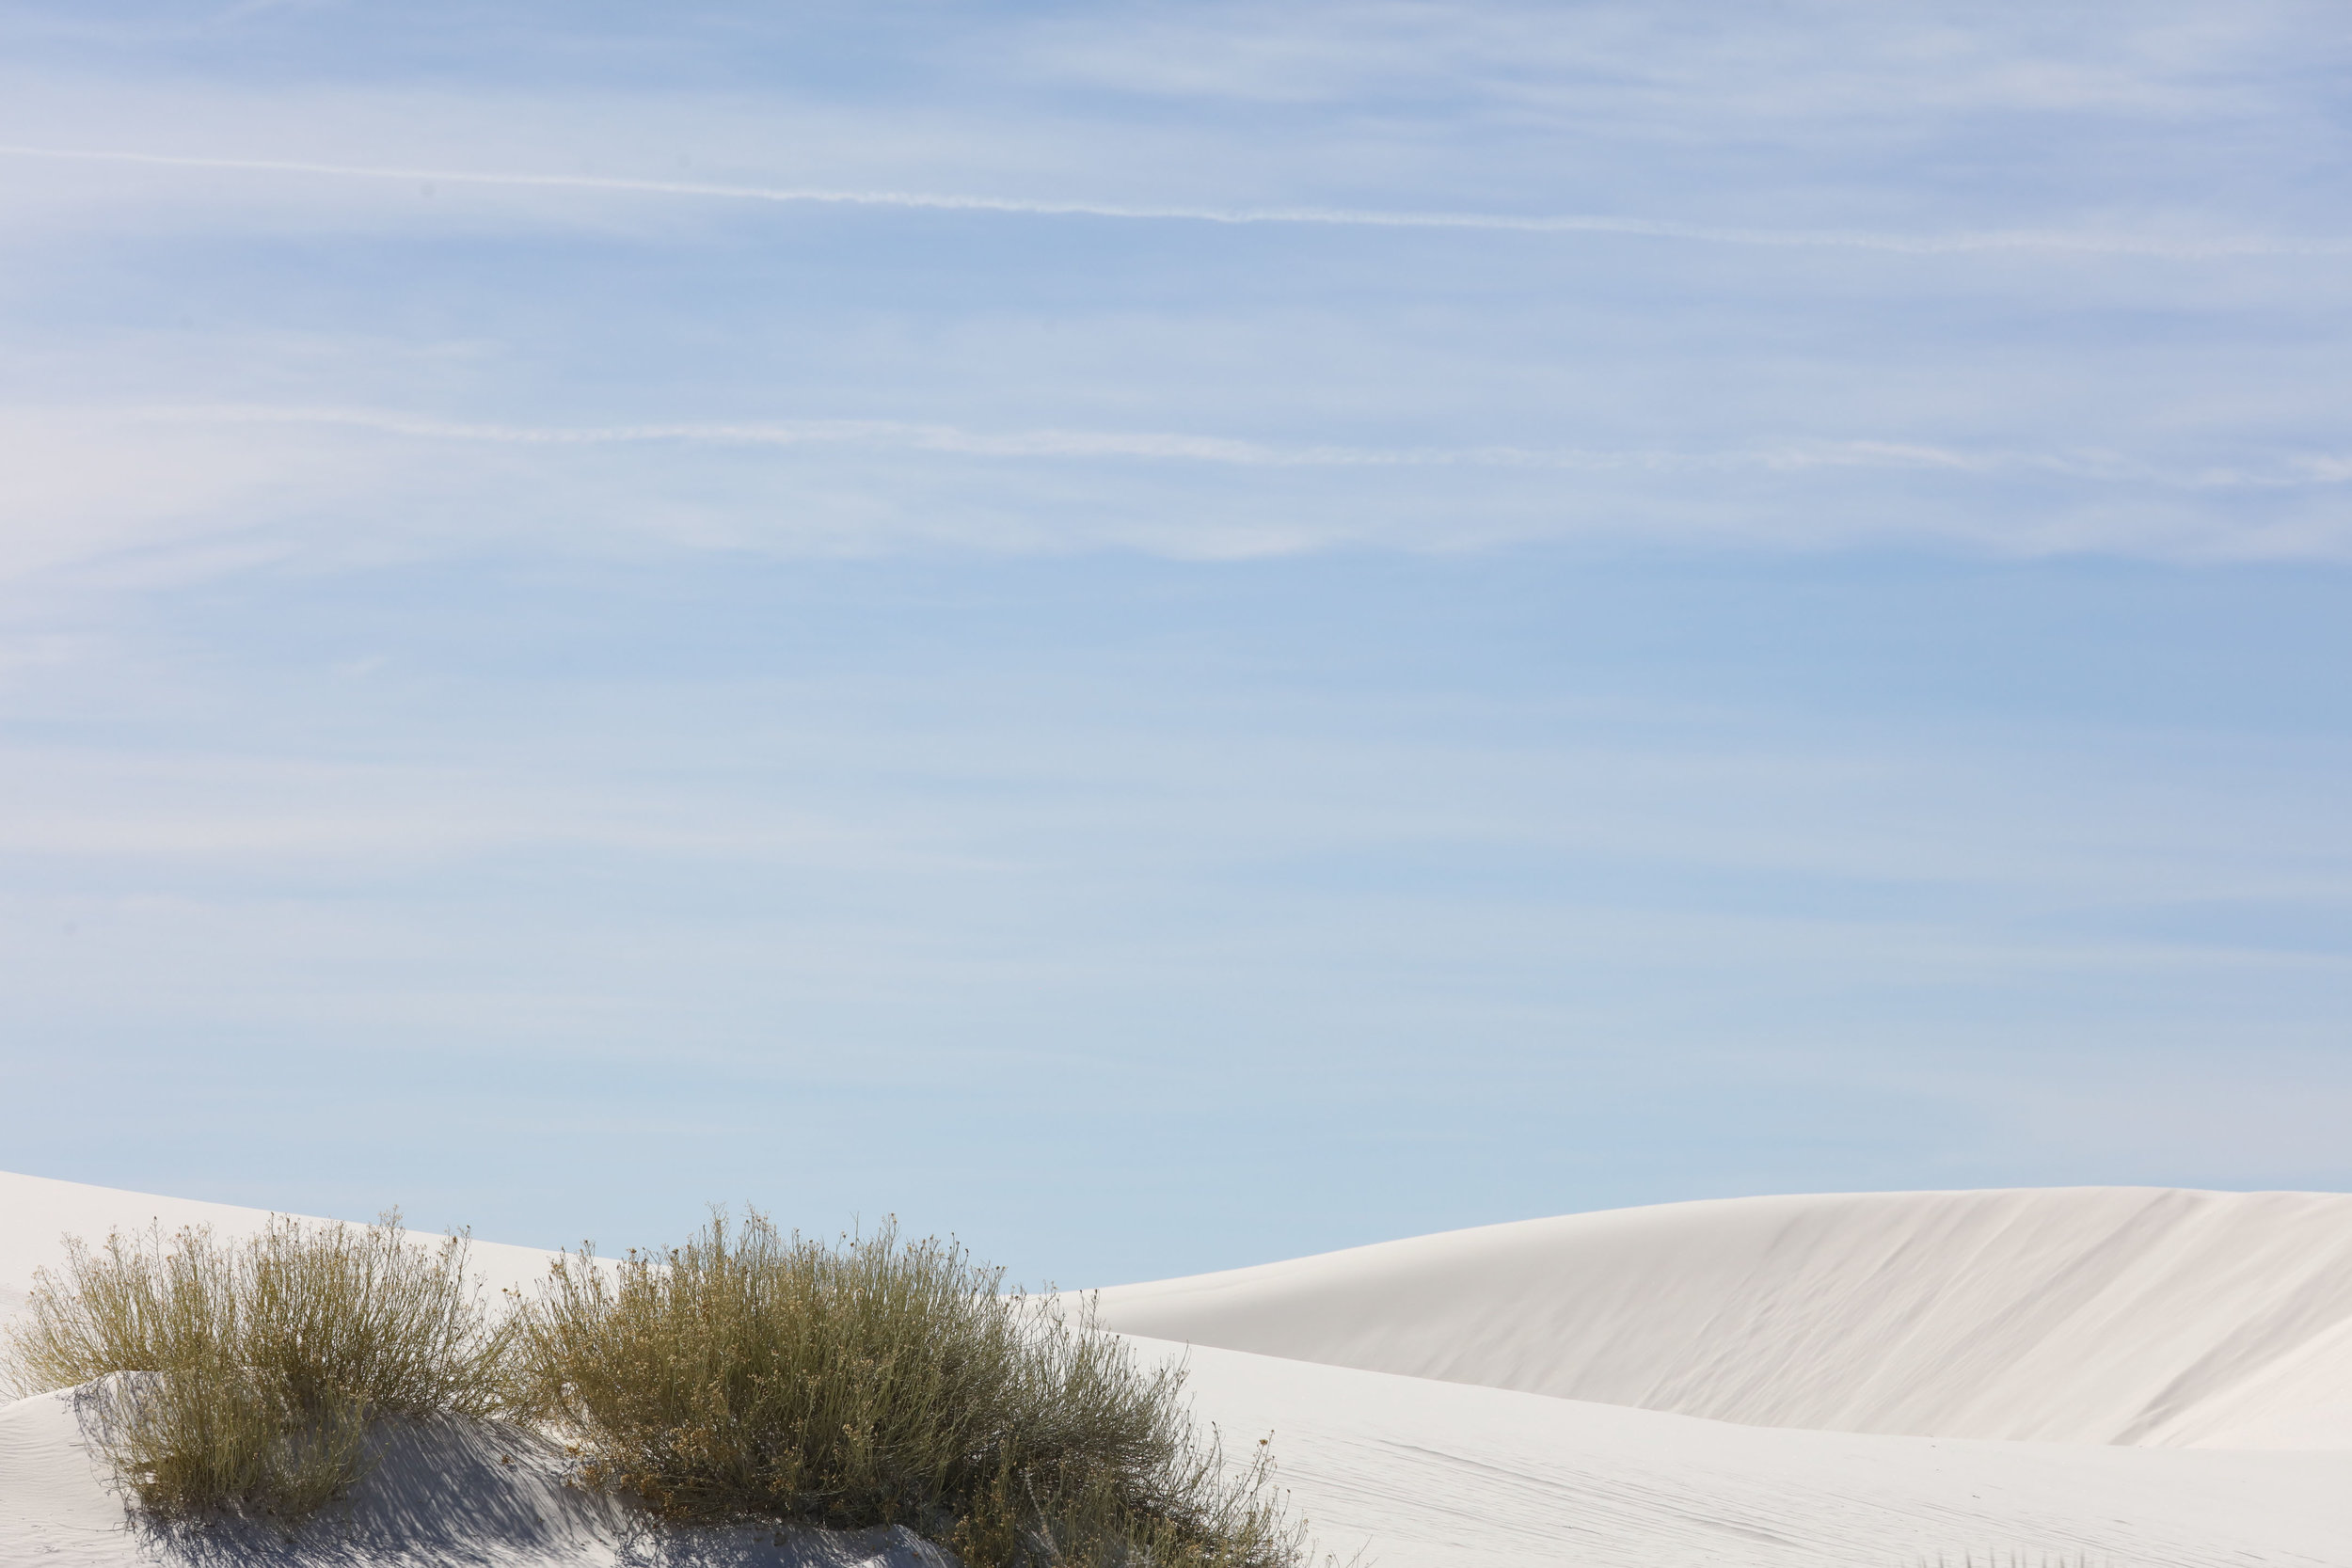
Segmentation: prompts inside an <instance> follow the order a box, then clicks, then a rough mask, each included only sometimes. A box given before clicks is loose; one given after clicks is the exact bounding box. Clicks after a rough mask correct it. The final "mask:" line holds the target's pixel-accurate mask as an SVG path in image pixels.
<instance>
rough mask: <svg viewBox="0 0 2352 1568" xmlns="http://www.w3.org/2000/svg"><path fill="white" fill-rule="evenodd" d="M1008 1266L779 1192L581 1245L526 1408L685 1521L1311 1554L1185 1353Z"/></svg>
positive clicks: (528, 1373) (970, 1546) (542, 1329)
mask: <svg viewBox="0 0 2352 1568" xmlns="http://www.w3.org/2000/svg"><path fill="white" fill-rule="evenodd" d="M1001 1281H1002V1274H1001V1271H993V1270H988V1269H984V1268H981V1267H979V1266H977V1265H976V1264H975V1263H974V1262H973V1261H972V1260H971V1259H970V1257H969V1256H968V1255H967V1254H966V1253H964V1252H963V1251H961V1249H959V1248H957V1247H955V1246H952V1245H950V1244H947V1243H940V1242H937V1241H926V1242H919V1243H909V1244H901V1243H899V1241H898V1238H897V1236H896V1234H895V1233H894V1231H893V1230H891V1229H890V1228H888V1227H885V1228H884V1229H882V1231H880V1232H879V1233H878V1234H875V1235H871V1236H864V1237H859V1238H844V1239H843V1240H842V1242H841V1243H839V1244H837V1245H834V1244H826V1243H818V1242H813V1241H808V1240H804V1239H803V1238H801V1237H799V1236H797V1235H795V1236H792V1237H790V1238H787V1237H785V1236H783V1235H780V1234H779V1233H778V1232H777V1230H776V1229H775V1227H773V1226H772V1225H771V1224H770V1223H769V1222H768V1221H767V1220H765V1219H763V1218H761V1217H760V1216H759V1215H758V1214H756V1213H753V1214H751V1215H749V1216H748V1217H747V1219H746V1220H745V1221H744V1222H743V1223H742V1224H741V1225H740V1226H739V1227H732V1228H731V1227H729V1226H728V1224H727V1222H726V1220H725V1218H724V1217H723V1216H714V1217H713V1219H712V1220H711V1222H710V1224H709V1225H708V1226H707V1227H706V1228H705V1229H703V1230H702V1231H701V1232H700V1233H699V1234H697V1235H696V1236H695V1237H694V1238H693V1239H691V1241H689V1242H687V1243H686V1244H684V1245H683V1246H679V1247H676V1248H675V1249H672V1250H670V1251H668V1252H666V1253H662V1254H660V1255H656V1256H647V1255H643V1254H635V1253H632V1254H630V1255H629V1256H628V1257H627V1258H625V1259H618V1260H616V1261H615V1262H611V1263H607V1262H600V1261H598V1260H597V1259H596V1258H595V1257H594V1256H593V1254H591V1253H590V1252H588V1251H586V1250H584V1249H583V1251H582V1252H581V1253H580V1254H579V1255H576V1256H567V1257H566V1258H565V1259H563V1260H562V1261H561V1262H559V1263H558V1264H557V1265H556V1266H555V1267H554V1269H553V1271H552V1273H551V1275H550V1277H549V1279H548V1284H547V1287H546V1289H545V1290H544V1291H542V1292H541V1293H540V1295H539V1297H538V1298H537V1300H536V1301H534V1302H533V1303H532V1304H531V1305H530V1306H529V1307H526V1308H525V1309H524V1310H523V1312H522V1313H521V1314H520V1324H519V1333H518V1339H517V1351H516V1363H515V1365H516V1368H517V1370H518V1378H519V1381H518V1383H517V1385H516V1403H517V1407H518V1408H519V1409H521V1410H522V1411H524V1412H526V1413H528V1414H531V1415H532V1416H534V1417H535V1418H539V1419H542V1420H547V1421H550V1422H553V1423H555V1424H556V1425H557V1426H559V1427H560V1428H561V1429H562V1430H563V1431H564V1433H565V1435H567V1436H568V1437H569V1438H570V1439H572V1440H573V1441H574V1442H576V1443H577V1445H578V1446H579V1449H580V1452H581V1453H582V1454H583V1456H584V1458H585V1474H586V1477H587V1479H588V1480H590V1481H592V1482H595V1483H597V1484H601V1485H604V1486H607V1487H610V1488H612V1489H615V1490H619V1491H623V1492H626V1493H629V1494H633V1495H634V1496H635V1497H637V1498H638V1499H639V1500H641V1501H642V1502H643V1503H644V1505H645V1506H646V1507H648V1508H650V1509H651V1510H652V1511H653V1512H654V1513H656V1514H657V1515H658V1516H660V1517H661V1518H664V1519H668V1520H672V1521H678V1522H686V1523H721V1522H725V1521H730V1520H742V1519H772V1520H781V1521H789V1522H795V1523H804V1524H813V1525H820V1526H827V1527H831V1528H862V1527H866V1526H871V1525H885V1524H904V1525H907V1526H909V1527H911V1528H914V1529H916V1530H918V1531H921V1532H922V1533H924V1534H926V1535H929V1536H930V1537H931V1538H932V1539H934V1540H937V1541H939V1542H941V1543H943V1544H946V1545H947V1546H949V1547H951V1548H952V1549H954V1550H955V1551H957V1552H958V1553H959V1555H961V1557H962V1558H963V1559H964V1560H965V1561H966V1562H967V1563H969V1564H971V1565H972V1568H1009V1565H1019V1564H1030V1563H1072V1564H1119V1563H1135V1564H1137V1565H1138V1568H1140V1565H1143V1564H1166V1565H1168V1568H1185V1565H1196V1564H1197V1565H1216V1568H1286V1565H1288V1564H1291V1563H1293V1562H1295V1560H1297V1559H1298V1557H1299V1556H1300V1555H1301V1552H1302V1546H1301V1542H1300V1539H1299V1537H1298V1536H1297V1534H1296V1533H1295V1532H1294V1531H1291V1530H1289V1529H1287V1528H1285V1527H1284V1526H1283V1524H1282V1522H1281V1520H1280V1517H1279V1510H1278V1509H1277V1508H1276V1507H1275V1506H1274V1505H1273V1504H1272V1503H1271V1502H1270V1501H1269V1500H1268V1499H1269V1497H1271V1491H1270V1488H1269V1487H1268V1486H1267V1485H1266V1481H1267V1476H1266V1471H1265V1468H1264V1465H1263V1461H1261V1462H1260V1463H1259V1464H1257V1465H1252V1466H1247V1467H1243V1468H1242V1469H1241V1470H1240V1472H1239V1473H1238V1474H1237V1475H1235V1474H1232V1473H1229V1471H1228V1469H1227V1467H1226V1466H1225V1465H1224V1464H1223V1463H1222V1460H1221V1457H1220V1455H1219V1454H1218V1452H1217V1451H1216V1447H1215V1444H1214V1440H1212V1441H1211V1442H1208V1443H1202V1442H1200V1440H1198V1439H1197V1438H1196V1436H1195V1434H1194V1431H1193V1427H1192V1423H1191V1420H1190V1418H1189V1414H1188V1412H1187V1411H1186V1409H1185V1408H1184V1404H1183V1402H1182V1400H1181V1392H1182V1388H1183V1381H1184V1374H1183V1372H1182V1370H1178V1369H1169V1368H1160V1369H1154V1370H1143V1369H1141V1368H1139V1367H1138V1366H1137V1365H1136V1362H1135V1361H1134V1359H1133V1358H1132V1357H1131V1356H1130V1354H1128V1353H1127V1351H1126V1349H1125V1347H1124V1346H1123V1345H1121V1344H1120V1342H1119V1341H1118V1340H1117V1339H1115V1338H1112V1337H1111V1336H1109V1335H1106V1334H1103V1333H1099V1332H1097V1331H1096V1330H1095V1329H1094V1327H1093V1324H1092V1323H1091V1321H1090V1320H1089V1319H1088V1318H1086V1317H1084V1316H1081V1317H1080V1319H1079V1320H1078V1321H1076V1322H1073V1321H1071V1320H1070V1319H1069V1318H1068V1317H1067V1316H1066V1315H1065V1314H1064V1312H1063V1311H1062V1309H1061V1307H1059V1305H1058V1303H1056V1302H1054V1301H1051V1300H1048V1301H1043V1302H1041V1301H1037V1300H1032V1299H1028V1298H1025V1297H1022V1296H1019V1295H1014V1296H1003V1295H1000V1294H999V1286H1000V1284H1001ZM1259 1451H1260V1452H1263V1449H1261V1450H1259Z"/></svg>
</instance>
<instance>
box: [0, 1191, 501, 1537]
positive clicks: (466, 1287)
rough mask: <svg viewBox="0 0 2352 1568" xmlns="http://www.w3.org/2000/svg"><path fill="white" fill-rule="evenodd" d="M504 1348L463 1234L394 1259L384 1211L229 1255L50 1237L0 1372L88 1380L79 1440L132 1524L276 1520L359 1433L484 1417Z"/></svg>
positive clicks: (202, 1246)
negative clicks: (370, 1219) (151, 1519)
mask: <svg viewBox="0 0 2352 1568" xmlns="http://www.w3.org/2000/svg"><path fill="white" fill-rule="evenodd" d="M507 1344H508V1335H507V1330H506V1329H505V1328H504V1327H503V1326H502V1325H500V1324H497V1323H493V1322H492V1321H491V1318H490V1316H489V1314H488V1312H487V1311H486V1309H485V1305H484V1303H483V1301H482V1297H481V1291H480V1289H479V1288H478V1287H477V1286H476V1285H474V1284H472V1283H470V1282H469V1279H468V1277H467V1275H466V1241H465V1239H464V1238H463V1237H460V1236H452V1237H450V1238H448V1239H447V1240H445V1241H443V1242H442V1243H440V1245H439V1246H438V1247H437V1248H435V1249H426V1248H421V1247H418V1246H413V1245H410V1244H409V1243H408V1241H407V1237H406V1234H405V1231H404V1230H403V1228H402V1226H401V1221H400V1215H399V1213H398V1212H397V1211H394V1212H391V1213H389V1214H387V1215H386V1216H385V1217H384V1220H383V1222H382V1223H381V1224H378V1225H373V1226H344V1225H304V1224H302V1223H299V1222H297V1221H294V1220H289V1219H283V1218H275V1219H273V1220H272V1221H271V1222H270V1224H269V1227H268V1228H266V1229H265V1230H263V1231H262V1232H261V1233H260V1234H259V1235H256V1236H253V1237H249V1238H247V1239H246V1240H244V1241H241V1242H220V1241H216V1240H215V1238H214V1237H213V1234H212V1232H211V1231H210V1230H209V1229H207V1228H204V1227H197V1228H193V1229H187V1230H183V1231H180V1232H178V1233H177V1234H176V1235H174V1236H171V1237H169V1238H166V1237H165V1236H164V1235H163V1233H162V1231H161V1229H160V1227H157V1228H153V1229H151V1230H149V1231H147V1232H146V1233H145V1234H143V1235H130V1236H125V1235H123V1234H121V1233H120V1232H117V1233H115V1234H114V1235H111V1236H109V1237H108V1238H107V1239H106V1244H105V1246H104V1247H103V1249H101V1250H98V1251H92V1250H90V1248H88V1247H87V1245H85V1244H84V1243H81V1242H80V1241H78V1240H70V1241H69V1242H68V1243H67V1261H66V1265H65V1267H64V1269H63V1271H62V1272H59V1273H52V1272H51V1271H48V1270H43V1271H41V1272H40V1274H39V1275H36V1277H35V1283H34V1288H33V1293H32V1304H31V1312H30V1314H29V1317H28V1318H27V1319H26V1321H24V1323H20V1324H19V1325H18V1326H17V1327H16V1328H15V1329H14V1330H12V1331H11V1332H10V1334H9V1335H8V1341H7V1343H6V1345H5V1348H0V1373H4V1374H5V1375H6V1377H7V1378H8V1381H9V1382H10V1383H12V1384H13V1385H14V1386H15V1387H16V1389H17V1390H18V1391H19V1392H20V1393H36V1392H40V1391H42V1390H45V1389H50V1388H61V1387H69V1386H75V1385H79V1384H84V1383H88V1382H90V1381H92V1380H94V1379H101V1378H105V1379H108V1382H107V1383H106V1384H105V1385H104V1386H103V1392H102V1393H101V1395H100V1397H101V1398H102V1399H103V1402H104V1403H103V1409H102V1410H101V1411H100V1412H99V1413H98V1415H99V1419H98V1421H97V1422H96V1425H95V1431H96V1433H97V1436H98V1439H99V1441H100V1443H101V1444H102V1446H103V1448H104V1449H105V1450H106V1451H107V1456H108V1458H109V1459H110V1460H112V1462H113V1463H114V1465H115V1467H116V1469H117V1471H118V1472H119V1474H120V1475H121V1476H122V1477H123V1478H124V1479H125V1480H126V1481H129V1482H130V1483H131V1485H132V1487H133V1488H134V1489H135V1492H136V1494H137V1496H138V1498H139V1500H140V1501H141V1502H142V1503H143V1504H145V1505H146V1506H147V1507H148V1508H149V1509H150V1510H151V1511H152V1512H154V1513H158V1514H161V1515H164V1516H166V1517H182V1518H184V1517H191V1516H202V1515H207V1514H215V1513H255V1514H265V1515H271V1516H274V1517H276V1518H278V1519H279V1520H281V1521H283V1522H286V1523H288V1524H293V1523H295V1522H298V1521H300V1520H301V1519H303V1518H305V1517H307V1516H309V1515H310V1513H314V1512H315V1511H316V1510H317V1509H318V1508H319V1507H320V1506H321V1505H322V1504H324V1503H326V1502H327V1501H328V1500H329V1499H331V1498H333V1497H336V1496H337V1495H339V1494H341V1493H342V1492H343V1491H345V1490H346V1489H348V1488H349V1487H350V1486H351V1485H352V1484H353V1483H354V1482H355V1481H358V1479H359V1477H360V1476H361V1475H362V1474H363V1473H364V1471H365V1468H366V1465H367V1446H366V1440H365V1439H366V1433H367V1429H368V1426H369V1425H370V1423H371V1422H373V1421H374V1420H377V1419H379V1418H384V1417H389V1416H427V1415H436V1414H445V1415H456V1416H482V1415H486V1414H489V1413H490V1412H491V1411H492V1410H493V1408H494V1407H495V1405H496V1402H497V1401H498V1399H499V1397H500V1394H501V1387H502V1385H503V1379H504V1376H505V1374H504V1372H503V1370H502V1361H503V1357H504V1355H505V1354H506V1348H507ZM110 1374H125V1375H121V1376H111V1375H110Z"/></svg>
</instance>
